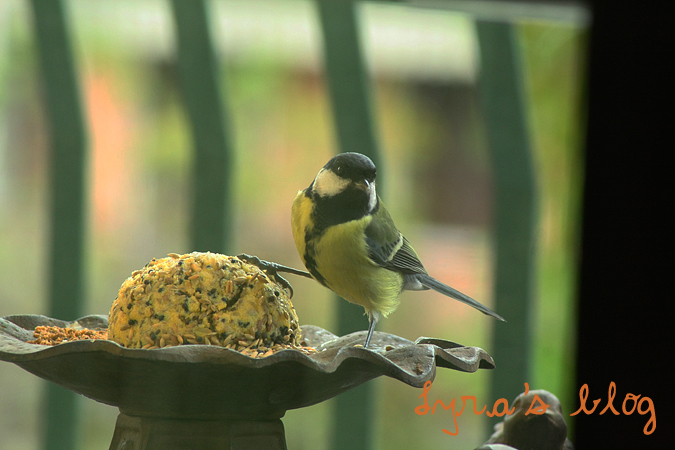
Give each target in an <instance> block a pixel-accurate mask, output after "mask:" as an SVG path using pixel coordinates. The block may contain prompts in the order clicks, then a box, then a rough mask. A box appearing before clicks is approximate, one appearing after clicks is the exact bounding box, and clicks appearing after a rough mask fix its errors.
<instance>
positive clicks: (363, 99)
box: [318, 0, 382, 450]
mask: <svg viewBox="0 0 675 450" xmlns="http://www.w3.org/2000/svg"><path fill="white" fill-rule="evenodd" d="M318 7H319V15H320V18H321V25H322V30H323V41H324V63H325V67H326V78H327V82H328V90H329V93H330V100H331V105H332V108H333V118H334V121H335V130H336V134H337V140H338V146H339V149H340V151H341V152H349V151H354V152H359V153H363V154H364V155H367V156H369V157H370V158H371V159H372V160H373V162H374V163H375V165H376V166H377V167H378V175H377V180H378V181H377V182H378V187H380V188H381V186H382V175H381V168H382V164H381V162H382V161H381V158H380V155H379V150H378V148H377V142H376V139H375V131H374V125H373V120H372V116H371V106H370V93H369V79H368V75H367V73H366V70H365V69H364V63H363V57H362V55H361V48H360V44H359V35H358V29H357V23H356V16H355V4H354V3H353V2H351V1H330V0H321V1H319V2H318ZM337 305H338V325H337V333H338V335H341V336H342V335H345V334H349V333H352V332H355V331H359V330H365V329H366V328H367V326H368V322H367V320H366V318H365V316H364V315H363V308H361V307H359V306H356V305H352V304H351V303H348V302H346V301H344V300H342V299H338V301H337ZM373 395H374V394H373V391H372V385H371V384H368V383H366V384H363V385H361V386H359V387H358V388H356V389H352V390H350V391H348V392H345V393H344V394H342V395H339V396H338V397H337V398H336V400H335V402H336V411H335V422H334V423H333V436H332V444H331V448H333V449H350V450H359V449H367V448H370V447H371V445H372V414H373Z"/></svg>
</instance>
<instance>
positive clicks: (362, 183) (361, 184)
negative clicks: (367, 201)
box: [356, 180, 370, 192]
mask: <svg viewBox="0 0 675 450" xmlns="http://www.w3.org/2000/svg"><path fill="white" fill-rule="evenodd" d="M356 186H357V187H358V188H359V189H363V190H364V191H366V192H368V189H369V188H370V181H368V180H361V181H357V182H356Z"/></svg>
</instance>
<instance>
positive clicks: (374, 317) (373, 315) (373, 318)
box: [363, 311, 380, 348]
mask: <svg viewBox="0 0 675 450" xmlns="http://www.w3.org/2000/svg"><path fill="white" fill-rule="evenodd" d="M378 320H380V313H379V312H377V311H368V321H369V322H370V324H369V325H368V335H367V336H366V345H364V346H363V348H368V345H369V344H370V338H371V337H373V331H375V324H377V321H378Z"/></svg>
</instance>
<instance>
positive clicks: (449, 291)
mask: <svg viewBox="0 0 675 450" xmlns="http://www.w3.org/2000/svg"><path fill="white" fill-rule="evenodd" d="M415 278H417V280H418V281H419V282H420V283H421V284H422V285H423V286H425V287H428V288H431V289H433V290H434V291H436V292H440V293H441V294H443V295H447V296H448V297H452V298H454V299H455V300H459V301H460V302H462V303H466V304H467V305H469V306H472V307H474V308H476V309H477V310H478V311H480V312H482V313H483V314H487V315H488V316H492V317H494V318H495V319H499V320H501V321H502V322H506V320H504V318H503V317H502V316H500V315H499V314H497V313H496V312H494V311H492V310H491V309H490V308H488V307H487V306H484V305H482V304H480V303H478V302H477V301H476V300H474V299H472V298H471V297H469V296H467V295H464V294H462V293H461V292H459V291H458V290H457V289H454V288H451V287H450V286H448V285H446V284H443V283H441V282H440V281H438V280H436V279H435V278H432V277H431V276H429V275H427V274H418V275H416V277H415Z"/></svg>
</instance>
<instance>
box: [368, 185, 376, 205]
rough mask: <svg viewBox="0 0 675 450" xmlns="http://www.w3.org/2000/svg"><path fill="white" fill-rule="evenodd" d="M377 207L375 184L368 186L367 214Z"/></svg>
mask: <svg viewBox="0 0 675 450" xmlns="http://www.w3.org/2000/svg"><path fill="white" fill-rule="evenodd" d="M376 205H377V190H376V189H375V182H374V181H373V182H372V183H370V184H369V185H368V212H373V209H375V206H376Z"/></svg>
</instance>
